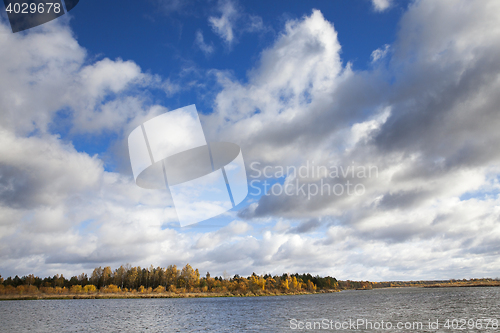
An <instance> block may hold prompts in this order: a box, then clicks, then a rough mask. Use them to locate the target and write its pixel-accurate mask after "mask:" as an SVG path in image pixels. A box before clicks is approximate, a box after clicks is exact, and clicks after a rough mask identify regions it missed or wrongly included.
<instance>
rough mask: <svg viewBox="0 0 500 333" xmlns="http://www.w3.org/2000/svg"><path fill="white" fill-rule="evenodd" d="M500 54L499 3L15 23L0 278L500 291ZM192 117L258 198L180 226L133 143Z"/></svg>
mask: <svg viewBox="0 0 500 333" xmlns="http://www.w3.org/2000/svg"><path fill="white" fill-rule="evenodd" d="M499 58H500V3H499V2H498V1H495V0H481V1H479V0H477V1H471V0H455V1H445V0H419V1H391V0H372V1H370V0H355V1H340V0H339V1H299V0H292V1H276V0H273V1H242V0H239V1H237V0H217V1H215V0H213V1H198V0H187V1H179V0H147V1H141V2H137V1H131V0H122V1H120V4H119V5H117V3H116V2H115V1H109V0H104V1H99V3H98V4H97V2H95V1H87V0H81V1H80V3H79V4H78V6H77V7H75V8H74V9H73V10H72V11H71V12H70V13H69V14H66V15H64V16H62V17H60V18H58V19H56V20H53V21H51V22H49V23H46V24H43V25H41V26H38V27H35V28H32V29H29V30H27V31H24V32H19V33H15V34H14V33H12V31H11V29H10V26H9V23H8V20H7V16H6V14H5V11H3V9H2V14H1V15H0V274H1V275H2V277H7V276H14V275H19V276H22V275H27V274H31V273H33V274H35V275H39V276H42V277H44V276H52V275H54V274H60V273H63V274H64V276H67V277H69V276H72V275H77V274H80V273H82V272H85V273H87V274H90V273H91V272H92V270H93V269H94V268H95V267H98V266H103V267H104V266H111V267H112V268H113V269H114V268H117V267H119V266H120V265H124V264H126V263H130V264H131V265H134V266H136V265H140V266H142V267H149V266H150V265H153V266H155V267H156V266H162V267H166V266H167V265H170V264H176V265H177V266H184V265H185V264H186V263H189V264H191V265H192V266H193V267H197V268H199V269H200V272H205V271H210V273H211V275H212V276H214V275H222V274H223V272H224V271H226V272H227V273H228V274H230V275H234V274H239V275H242V276H245V275H249V274H252V272H255V273H257V274H266V273H270V274H279V275H281V274H282V273H286V272H288V273H295V272H298V273H311V274H313V275H316V274H319V275H322V276H325V275H330V276H334V277H336V278H337V279H342V280H347V279H351V280H372V281H389V280H422V279H427V280H428V279H449V278H457V279H462V278H481V277H491V278H496V277H499V276H500V258H499V255H500V224H499V214H500V206H499V205H500V197H499V193H500V184H499V175H500V152H499V151H498V149H497V146H498V143H499V142H500V131H498V130H497V128H498V126H499V125H500V112H498V111H499V109H498V108H499V105H500V95H499V94H498V91H499V89H500V62H499V61H498V59H499ZM191 104H195V105H196V107H197V109H198V112H199V114H200V120H201V124H202V125H203V130H204V132H205V137H206V139H207V141H210V142H216V141H227V142H232V143H236V144H238V145H239V146H240V147H241V151H242V154H243V157H244V160H245V165H246V171H247V178H248V181H249V195H248V196H247V198H246V199H245V200H244V201H243V202H242V203H241V204H239V205H237V206H236V207H235V208H233V209H231V210H229V211H228V212H226V213H224V214H222V215H220V216H218V217H215V218H212V219H209V220H206V221H203V222H200V223H197V224H194V225H190V226H188V227H180V225H179V222H178V221H177V217H176V212H175V208H174V205H173V203H172V198H171V196H170V193H169V192H168V191H167V190H165V191H160V190H147V189H143V188H140V187H138V186H137V185H136V184H135V182H134V178H133V175H132V169H131V165H130V158H129V153H128V147H127V138H128V135H129V134H130V133H131V132H132V130H133V129H134V128H136V127H137V126H139V125H140V124H142V123H144V122H145V121H147V120H149V119H152V118H154V117H156V116H158V115H160V114H163V113H165V112H168V111H172V110H175V109H178V108H181V107H184V106H187V105H191ZM271 185H272V186H273V187H271ZM321 189H323V190H324V192H321ZM330 190H331V191H330Z"/></svg>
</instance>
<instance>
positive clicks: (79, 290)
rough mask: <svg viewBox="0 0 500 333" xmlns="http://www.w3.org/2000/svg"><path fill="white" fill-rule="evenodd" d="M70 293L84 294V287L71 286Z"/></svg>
mask: <svg viewBox="0 0 500 333" xmlns="http://www.w3.org/2000/svg"><path fill="white" fill-rule="evenodd" d="M69 292H70V293H72V294H81V293H82V292H83V288H82V286H80V285H79V284H77V285H75V286H71V288H70V290H69Z"/></svg>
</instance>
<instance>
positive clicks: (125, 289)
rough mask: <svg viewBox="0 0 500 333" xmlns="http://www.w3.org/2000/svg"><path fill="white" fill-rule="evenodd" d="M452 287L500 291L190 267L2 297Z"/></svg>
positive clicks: (98, 273)
mask: <svg viewBox="0 0 500 333" xmlns="http://www.w3.org/2000/svg"><path fill="white" fill-rule="evenodd" d="M447 286H448V287H449V286H500V280H499V279H498V278H497V279H488V278H483V279H470V280H465V279H463V280H454V279H452V280H439V281H390V282H369V281H351V280H347V281H340V280H338V281H337V279H336V278H334V277H330V276H326V277H321V276H319V275H316V276H312V275H311V274H309V273H305V274H298V273H295V274H288V273H285V274H282V275H274V276H272V275H270V274H265V275H257V274H255V273H253V274H252V275H250V276H248V277H241V276H239V275H238V274H236V275H234V276H233V277H229V276H228V275H227V274H226V273H225V272H224V276H215V277H212V276H211V275H210V273H209V272H207V273H206V274H205V276H201V274H200V272H199V270H198V269H194V268H193V267H191V265H189V264H186V265H185V266H184V267H182V268H181V269H179V268H177V266H176V265H169V266H168V267H166V268H162V267H154V266H152V265H151V266H150V267H149V268H141V267H140V266H137V267H132V266H131V265H129V264H127V265H122V266H120V267H119V268H116V269H115V270H112V269H111V267H110V266H106V267H104V268H102V267H97V268H95V269H94V270H93V272H92V274H91V275H90V277H89V276H87V274H85V273H82V274H80V275H78V276H72V277H71V278H69V279H67V278H66V277H64V276H63V275H62V274H61V275H59V274H56V275H54V276H53V277H45V278H43V279H42V278H40V277H37V276H34V275H33V274H30V275H27V276H23V277H19V276H17V275H16V276H15V277H13V278H12V277H8V278H7V279H3V278H2V276H1V275H0V295H16V294H17V295H23V294H24V295H30V294H40V293H42V294H94V293H143V294H144V293H146V294H151V293H164V292H170V293H176V294H181V293H193V292H194V293H197V292H203V293H220V294H233V295H241V294H249V293H253V294H256V295H265V294H272V293H274V294H276V293H300V292H317V291H339V290H346V289H358V290H360V289H361V290H368V289H373V288H390V287H447Z"/></svg>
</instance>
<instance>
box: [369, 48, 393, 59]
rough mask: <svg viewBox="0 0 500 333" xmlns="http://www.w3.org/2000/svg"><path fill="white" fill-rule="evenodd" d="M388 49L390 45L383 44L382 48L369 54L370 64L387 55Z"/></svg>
mask: <svg viewBox="0 0 500 333" xmlns="http://www.w3.org/2000/svg"><path fill="white" fill-rule="evenodd" d="M389 48H390V45H389V44H385V45H384V47H383V48H379V49H376V50H375V51H373V52H372V54H371V59H372V63H374V62H377V61H379V60H380V59H383V58H384V57H385V56H386V55H387V52H389Z"/></svg>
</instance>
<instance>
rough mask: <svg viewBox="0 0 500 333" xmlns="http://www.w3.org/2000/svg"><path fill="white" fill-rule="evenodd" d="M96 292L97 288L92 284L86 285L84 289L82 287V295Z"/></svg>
mask: <svg viewBox="0 0 500 333" xmlns="http://www.w3.org/2000/svg"><path fill="white" fill-rule="evenodd" d="M96 291H97V288H96V287H95V286H94V285H93V284H88V285H86V286H85V287H83V292H84V293H87V294H89V293H95V292H96Z"/></svg>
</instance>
